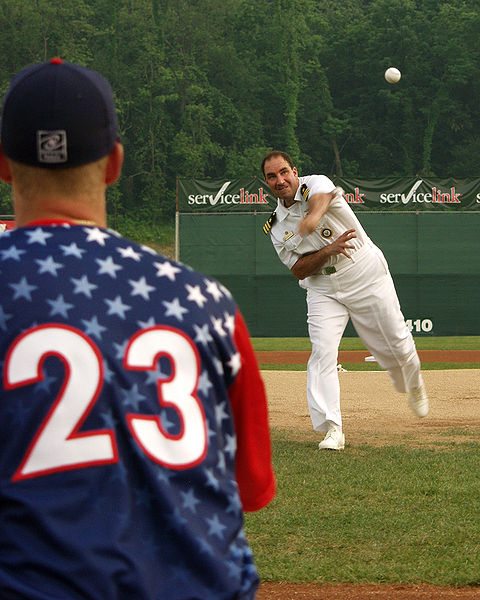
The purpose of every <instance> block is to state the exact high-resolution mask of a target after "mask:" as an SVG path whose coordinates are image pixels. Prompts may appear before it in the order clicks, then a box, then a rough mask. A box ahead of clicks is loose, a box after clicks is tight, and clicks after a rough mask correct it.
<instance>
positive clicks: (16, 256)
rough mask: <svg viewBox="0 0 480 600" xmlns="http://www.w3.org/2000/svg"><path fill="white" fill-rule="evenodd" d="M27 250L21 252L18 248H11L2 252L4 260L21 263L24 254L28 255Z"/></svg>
mask: <svg viewBox="0 0 480 600" xmlns="http://www.w3.org/2000/svg"><path fill="white" fill-rule="evenodd" d="M26 252H27V251H26V250H19V249H18V248H17V247H16V246H10V248H8V250H2V251H1V254H2V260H7V258H11V259H12V260H16V261H19V260H20V259H21V257H22V254H26Z"/></svg>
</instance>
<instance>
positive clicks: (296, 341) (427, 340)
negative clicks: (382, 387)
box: [252, 336, 480, 371]
mask: <svg viewBox="0 0 480 600" xmlns="http://www.w3.org/2000/svg"><path fill="white" fill-rule="evenodd" d="M252 344H253V347H254V349H255V350H270V351H272V350H273V351H281V350H303V351H310V349H311V346H310V340H309V339H308V338H252ZM415 344H416V346H417V349H418V350H480V336H469V337H455V336H452V337H416V338H415ZM340 350H366V348H365V346H364V344H363V342H362V341H361V340H360V338H343V339H342V341H341V343H340ZM260 367H261V368H262V369H264V370H265V369H266V370H278V371H280V370H281V371H303V370H305V368H306V365H305V364H286V365H278V364H268V363H262V364H261V365H260ZM343 367H344V368H345V369H347V371H377V370H378V368H379V367H378V365H377V364H376V363H365V362H363V363H345V364H343ZM477 368H479V365H478V364H477V363H427V362H425V363H423V364H422V369H425V370H427V369H428V370H431V369H477Z"/></svg>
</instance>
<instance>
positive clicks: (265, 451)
mask: <svg viewBox="0 0 480 600" xmlns="http://www.w3.org/2000/svg"><path fill="white" fill-rule="evenodd" d="M234 340H235V344H236V346H237V350H238V352H239V353H240V355H241V359H242V366H241V369H240V371H239V373H238V375H237V377H236V379H235V381H234V383H233V384H232V385H231V386H230V389H229V396H230V403H231V406H232V411H233V417H234V421H235V431H236V435H237V455H236V479H237V483H238V487H239V490H240V499H241V501H242V505H243V510H245V511H255V510H259V509H260V508H263V507H264V506H266V505H267V504H268V503H269V502H270V501H271V500H272V499H273V497H274V496H275V490H276V482H275V475H274V472H273V466H272V452H271V441H270V429H269V423H268V408H267V398H266V394H265V386H264V383H263V380H262V377H261V375H260V371H259V369H258V364H257V359H256V357H255V353H254V351H253V348H252V344H251V341H250V336H249V333H248V330H247V326H246V324H245V321H244V319H243V317H242V315H241V313H240V312H239V311H237V314H236V317H235V333H234Z"/></svg>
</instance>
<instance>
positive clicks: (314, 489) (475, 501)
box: [246, 430, 480, 586]
mask: <svg viewBox="0 0 480 600" xmlns="http://www.w3.org/2000/svg"><path fill="white" fill-rule="evenodd" d="M449 435H453V436H455V437H456V442H455V443H451V442H447V441H445V442H441V441H440V442H437V444H436V446H435V448H430V449H424V448H419V449H413V448H410V447H409V446H408V440H407V439H405V441H404V444H403V445H399V446H397V447H385V448H372V447H368V446H362V447H352V448H348V447H347V448H346V449H345V451H344V452H342V453H334V454H332V453H325V452H324V453H319V452H318V451H317V450H316V449H315V443H312V442H308V443H304V442H294V441H289V440H286V439H284V437H285V434H280V433H279V432H276V431H274V432H273V450H274V452H273V457H274V466H275V471H276V476H277V483H278V490H277V495H276V497H275V499H274V500H273V502H272V503H271V504H270V505H269V506H267V507H266V508H265V509H263V510H261V511H259V512H258V513H249V514H247V515H246V533H247V537H248V540H249V542H250V544H251V546H252V549H253V552H254V555H255V559H256V563H257V567H258V569H259V573H260V577H261V578H262V580H264V581H292V582H319V583H338V582H344V583H374V584H379V583H402V584H408V583H421V582H425V583H431V584H435V585H445V586H467V585H478V584H479V583H480V579H479V575H478V564H479V560H480V546H479V545H478V544H477V543H476V542H475V540H477V539H478V537H479V535H480V521H479V520H478V518H477V515H478V511H479V510H480V500H479V496H478V486H479V485H480V475H479V472H478V468H477V465H478V461H479V459H480V445H479V444H478V443H472V442H468V441H465V438H464V437H463V436H464V432H462V431H453V430H452V431H450V432H449Z"/></svg>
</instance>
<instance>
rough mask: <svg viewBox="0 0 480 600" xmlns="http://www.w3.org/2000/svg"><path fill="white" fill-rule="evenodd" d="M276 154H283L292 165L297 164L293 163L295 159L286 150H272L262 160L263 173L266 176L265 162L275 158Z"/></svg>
mask: <svg viewBox="0 0 480 600" xmlns="http://www.w3.org/2000/svg"><path fill="white" fill-rule="evenodd" d="M276 156H281V157H282V158H284V159H285V160H286V161H287V163H288V164H289V165H290V166H291V167H292V169H293V167H294V166H295V165H294V164H293V160H292V157H291V156H290V154H287V153H286V152H282V151H281V150H271V151H270V152H269V153H268V154H267V155H266V156H265V157H264V159H263V160H262V173H263V176H264V177H265V163H266V162H267V160H270V159H271V158H275V157H276Z"/></svg>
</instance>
